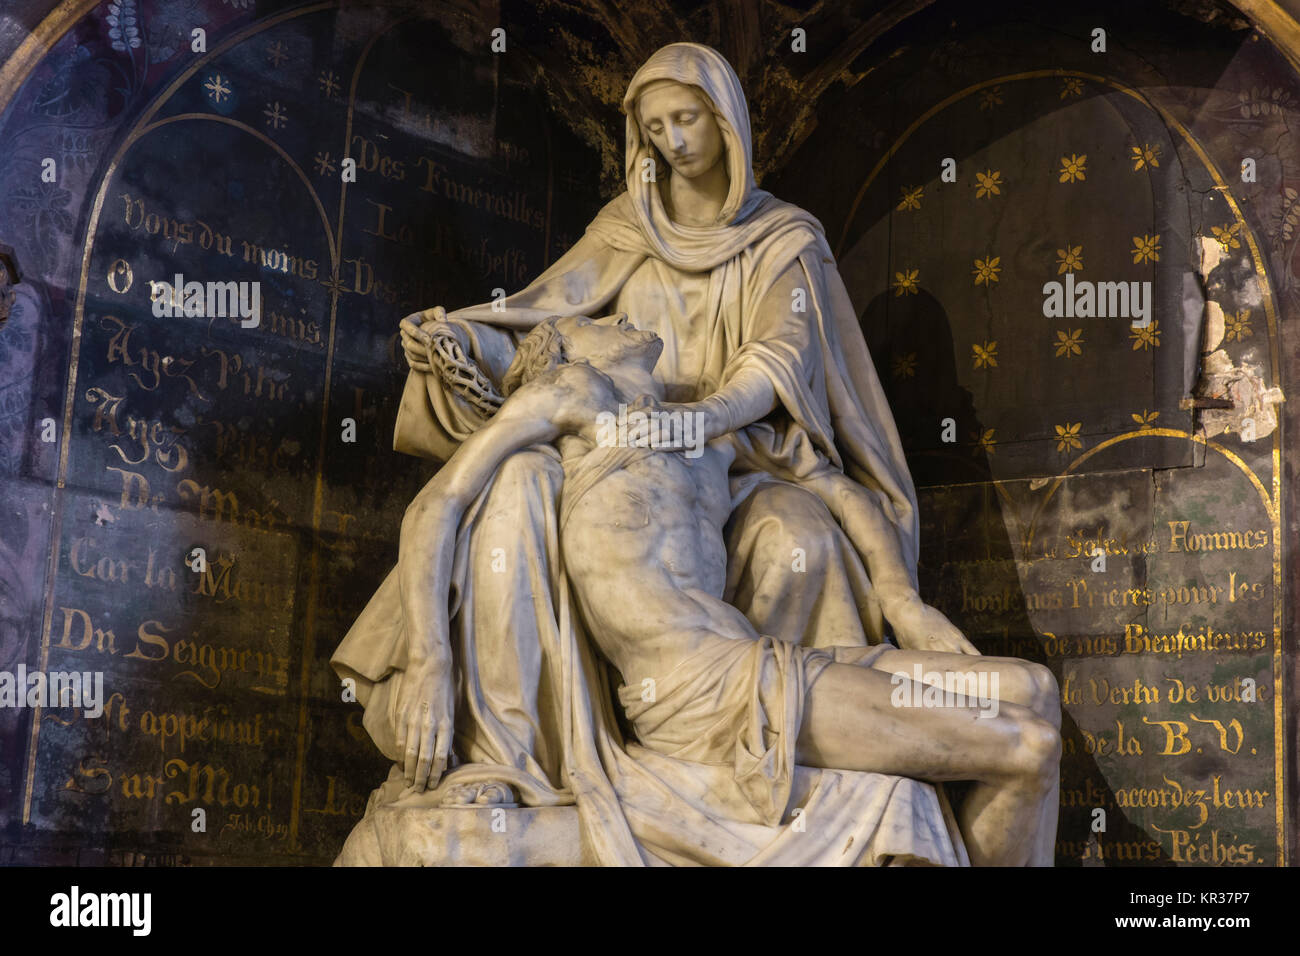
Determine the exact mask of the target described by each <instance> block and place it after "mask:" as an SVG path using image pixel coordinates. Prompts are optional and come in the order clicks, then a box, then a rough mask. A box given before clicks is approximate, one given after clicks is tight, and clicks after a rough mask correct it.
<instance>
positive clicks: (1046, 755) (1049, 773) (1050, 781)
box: [1005, 711, 1061, 793]
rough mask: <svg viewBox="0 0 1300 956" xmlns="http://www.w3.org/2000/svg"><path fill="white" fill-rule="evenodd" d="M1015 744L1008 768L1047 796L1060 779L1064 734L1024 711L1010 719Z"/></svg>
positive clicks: (1021, 781)
mask: <svg viewBox="0 0 1300 956" xmlns="http://www.w3.org/2000/svg"><path fill="white" fill-rule="evenodd" d="M1009 719H1010V720H1011V721H1012V723H1013V725H1014V739H1015V742H1014V744H1013V745H1012V747H1011V750H1010V753H1009V754H1008V757H1007V765H1006V767H1005V769H1006V770H1007V771H1009V772H1010V773H1011V774H1012V775H1013V776H1015V777H1016V779H1017V781H1018V782H1019V783H1020V784H1021V785H1022V786H1028V787H1031V788H1033V789H1035V790H1039V791H1041V792H1043V793H1047V792H1048V791H1049V790H1051V788H1052V787H1053V786H1054V785H1055V783H1056V781H1057V779H1058V778H1059V776H1060V767H1061V732H1060V731H1059V730H1057V729H1056V727H1054V726H1052V724H1051V723H1049V722H1048V721H1046V720H1043V719H1042V718H1041V717H1037V716H1031V715H1030V714H1028V713H1025V712H1023V711H1022V712H1020V713H1018V714H1016V715H1014V716H1010V718H1009Z"/></svg>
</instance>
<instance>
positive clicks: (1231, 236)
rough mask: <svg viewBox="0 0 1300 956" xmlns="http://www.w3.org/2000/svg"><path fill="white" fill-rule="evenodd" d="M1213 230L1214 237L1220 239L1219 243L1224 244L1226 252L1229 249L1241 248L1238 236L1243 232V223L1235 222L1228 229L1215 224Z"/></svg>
mask: <svg viewBox="0 0 1300 956" xmlns="http://www.w3.org/2000/svg"><path fill="white" fill-rule="evenodd" d="M1213 232H1214V238H1215V239H1218V240H1219V245H1221V246H1223V249H1224V251H1225V252H1226V251H1227V250H1229V249H1240V248H1241V240H1240V239H1238V238H1237V233H1239V232H1241V223H1239V222H1234V223H1233V224H1232V225H1230V226H1229V227H1228V228H1227V229H1224V228H1223V227H1222V226H1214V227H1213Z"/></svg>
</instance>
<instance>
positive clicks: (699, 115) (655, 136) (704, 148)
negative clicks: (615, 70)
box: [637, 83, 726, 179]
mask: <svg viewBox="0 0 1300 956" xmlns="http://www.w3.org/2000/svg"><path fill="white" fill-rule="evenodd" d="M637 111H638V112H639V113H640V116H641V125H642V127H643V128H644V129H645V130H646V131H647V132H648V133H649V135H650V142H651V143H653V144H654V146H655V148H656V149H658V150H659V154H660V155H661V156H663V158H664V159H665V160H666V161H667V163H668V165H669V166H671V167H672V169H673V172H674V173H677V174H678V175H680V176H685V177H686V178H687V179H694V178H695V177H696V176H700V175H703V174H704V173H707V172H709V171H710V170H711V169H713V167H714V166H716V165H717V164H718V163H720V162H721V161H722V159H723V156H724V154H725V153H726V146H725V144H724V143H723V140H722V130H721V129H719V128H718V122H717V120H716V119H714V117H713V111H712V110H711V109H709V107H708V104H706V103H705V102H703V101H702V100H701V99H700V98H699V96H697V95H696V94H695V92H694V91H693V90H692V89H691V88H690V87H689V86H683V85H682V84H680V83H664V84H662V85H655V86H651V87H649V88H648V89H647V90H646V91H645V92H644V93H642V94H641V96H640V98H639V100H638V102H637Z"/></svg>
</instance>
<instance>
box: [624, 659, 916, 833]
mask: <svg viewBox="0 0 1300 956" xmlns="http://www.w3.org/2000/svg"><path fill="white" fill-rule="evenodd" d="M889 647H890V645H888V644H877V645H873V646H870V647H826V648H811V647H804V646H802V645H798V644H792V643H789V642H788V641H782V640H776V639H774V638H771V637H759V638H758V639H757V640H750V639H748V638H741V639H736V640H732V639H728V638H724V637H717V638H715V639H714V640H711V641H710V642H709V643H708V645H707V646H706V647H705V648H703V649H702V650H700V651H699V652H697V653H695V654H693V655H692V656H691V657H688V658H687V659H686V660H684V661H682V662H681V663H680V664H678V665H677V666H676V667H674V668H673V670H672V671H671V672H669V673H668V674H666V675H664V676H663V677H654V683H653V685H648V684H644V683H643V684H641V685H636V686H628V685H624V686H622V687H620V688H619V689H618V696H619V701H620V702H621V703H622V705H623V708H624V711H625V712H626V713H627V716H628V719H629V720H631V721H632V726H633V728H634V729H635V730H636V735H637V739H638V740H639V741H640V742H641V744H642V745H643V746H645V747H648V748H649V749H651V750H654V751H657V752H658V753H662V754H665V755H667V756H670V757H676V758H679V759H682V760H690V761H694V762H697V763H706V764H723V765H729V766H731V767H732V768H733V770H734V773H735V779H736V782H737V784H738V785H739V786H740V789H741V792H742V793H744V795H745V799H746V800H748V801H749V803H750V805H751V806H753V808H754V809H755V810H756V811H757V812H758V814H759V817H760V819H762V820H763V821H764V822H765V823H766V824H767V825H769V826H774V825H776V824H777V823H779V822H780V821H781V818H782V816H783V814H784V813H785V809H786V805H787V803H788V802H789V799H790V788H791V783H792V780H793V773H794V767H795V745H796V743H797V741H798V737H799V726H800V724H801V723H802V720H803V709H804V701H805V699H806V697H807V693H808V689H809V688H810V687H811V686H812V684H813V682H814V681H815V680H816V679H817V678H818V676H820V675H821V672H822V671H823V670H825V669H826V667H827V666H828V665H829V664H832V663H851V664H857V665H861V666H870V665H871V663H872V661H874V660H875V659H876V657H878V656H879V655H880V654H881V653H883V652H884V651H886V650H888V649H889ZM645 697H649V698H651V699H650V700H644V699H643V698H645Z"/></svg>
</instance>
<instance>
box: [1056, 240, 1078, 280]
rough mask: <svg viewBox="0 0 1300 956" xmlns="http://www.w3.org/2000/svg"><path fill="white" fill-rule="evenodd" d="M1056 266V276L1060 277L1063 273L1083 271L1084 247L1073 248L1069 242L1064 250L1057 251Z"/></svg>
mask: <svg viewBox="0 0 1300 956" xmlns="http://www.w3.org/2000/svg"><path fill="white" fill-rule="evenodd" d="M1056 265H1057V266H1058V268H1057V270H1056V274H1057V275H1058V276H1059V275H1060V274H1061V273H1063V272H1074V271H1076V270H1079V271H1082V269H1083V246H1082V245H1078V246H1071V245H1070V244H1069V243H1068V242H1067V243H1066V244H1065V248H1064V249H1057V250H1056Z"/></svg>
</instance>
